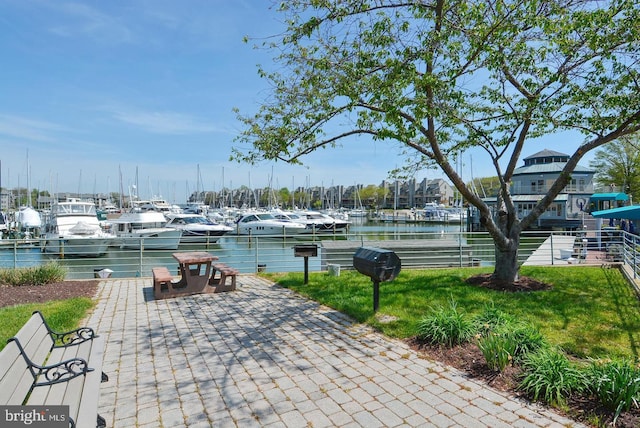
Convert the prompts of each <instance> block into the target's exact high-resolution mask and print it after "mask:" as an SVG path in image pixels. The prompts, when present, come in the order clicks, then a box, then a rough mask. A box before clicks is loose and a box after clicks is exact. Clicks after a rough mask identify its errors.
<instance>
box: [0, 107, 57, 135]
mask: <svg viewBox="0 0 640 428" xmlns="http://www.w3.org/2000/svg"><path fill="white" fill-rule="evenodd" d="M65 130H66V129H65V128H64V127H62V126H59V125H57V124H55V123H51V122H44V121H39V120H33V119H29V118H26V117H20V116H13V115H7V114H0V135H3V136H5V137H10V138H18V139H21V140H29V141H38V142H51V141H55V140H56V139H57V138H56V137H55V136H53V135H52V134H54V133H58V132H62V131H65Z"/></svg>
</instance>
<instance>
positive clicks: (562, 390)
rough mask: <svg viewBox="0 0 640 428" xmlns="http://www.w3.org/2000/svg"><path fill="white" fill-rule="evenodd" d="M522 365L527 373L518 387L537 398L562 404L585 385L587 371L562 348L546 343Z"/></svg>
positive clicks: (525, 359) (550, 402)
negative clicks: (583, 370)
mask: <svg viewBox="0 0 640 428" xmlns="http://www.w3.org/2000/svg"><path fill="white" fill-rule="evenodd" d="M522 367H523V370H524V376H523V379H522V380H521V382H520V385H519V386H518V387H519V389H521V390H522V391H524V392H525V393H527V394H528V395H530V396H531V397H532V398H533V399H534V400H542V401H544V402H545V403H548V404H554V405H559V406H561V405H564V404H566V399H567V397H568V396H569V395H571V394H572V393H574V392H575V393H580V392H582V391H584V389H585V385H586V379H585V375H584V373H583V372H582V371H581V370H580V369H579V368H578V367H576V366H574V365H573V364H572V363H571V362H570V361H569V359H568V358H567V356H566V355H564V354H563V353H562V352H561V351H560V350H557V349H553V348H549V347H545V348H541V349H539V350H538V351H537V352H534V353H530V354H527V355H526V356H525V357H524V358H523V361H522Z"/></svg>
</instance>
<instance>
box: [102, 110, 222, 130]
mask: <svg viewBox="0 0 640 428" xmlns="http://www.w3.org/2000/svg"><path fill="white" fill-rule="evenodd" d="M113 116H114V117H115V118H116V119H117V120H119V121H121V122H124V123H128V124H131V125H134V126H137V127H139V128H142V129H143V130H145V131H148V132H153V133H157V134H191V133H209V132H217V131H221V129H218V128H216V127H215V126H214V125H212V124H210V123H207V122H206V121H204V120H201V119H198V118H194V117H191V116H188V115H184V114H180V113H173V112H144V111H116V112H113Z"/></svg>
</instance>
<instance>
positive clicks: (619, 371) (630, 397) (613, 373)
mask: <svg viewBox="0 0 640 428" xmlns="http://www.w3.org/2000/svg"><path fill="white" fill-rule="evenodd" d="M588 377H589V390H590V391H591V392H592V393H593V394H594V395H595V396H596V397H598V400H600V402H601V403H602V404H603V405H604V406H605V407H606V408H607V409H609V410H611V411H613V412H615V413H614V418H613V423H614V424H615V422H616V420H617V419H618V416H620V413H622V412H625V411H628V410H629V409H631V406H632V405H635V406H636V407H637V406H638V400H639V399H640V368H638V367H636V366H634V365H633V364H632V363H631V362H630V361H628V360H619V361H607V362H601V361H594V362H592V363H591V365H590V367H589V370H588Z"/></svg>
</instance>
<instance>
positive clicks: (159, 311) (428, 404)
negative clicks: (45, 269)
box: [88, 275, 581, 428]
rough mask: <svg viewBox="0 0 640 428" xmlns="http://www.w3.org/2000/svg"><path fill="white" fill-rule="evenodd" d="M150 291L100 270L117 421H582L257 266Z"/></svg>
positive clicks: (99, 312)
mask: <svg viewBox="0 0 640 428" xmlns="http://www.w3.org/2000/svg"><path fill="white" fill-rule="evenodd" d="M239 284H240V286H239V288H238V290H237V291H235V292H229V293H219V294H212V295H197V296H191V297H180V298H176V299H166V300H159V301H156V300H153V293H152V288H151V279H150V278H132V279H110V280H105V281H102V282H101V285H100V288H99V304H98V306H97V308H96V310H95V311H94V312H93V314H92V315H91V316H90V318H89V320H88V325H91V326H93V327H95V328H96V329H97V331H98V334H101V335H104V336H106V343H107V345H106V349H105V362H104V371H105V372H106V373H107V374H108V375H109V377H110V380H109V382H107V383H104V384H102V388H101V397H100V414H101V415H102V416H103V417H105V418H106V420H107V425H108V426H114V427H127V428H129V427H132V426H136V427H178V426H189V427H210V426H215V427H235V426H238V427H263V426H264V427H313V428H319V427H367V428H372V427H400V426H405V427H452V426H458V427H492V428H497V427H578V426H581V425H580V424H576V423H574V422H572V421H571V420H568V419H566V418H564V417H562V416H559V415H557V414H555V413H553V412H550V411H548V410H545V409H542V408H540V407H539V406H536V405H531V404H527V403H525V402H523V401H521V400H518V399H516V398H514V397H512V396H510V395H508V394H505V393H502V392H499V391H496V390H493V389H491V388H488V387H486V386H485V385H483V384H482V383H480V382H476V381H474V380H471V379H468V378H466V377H465V375H464V374H463V373H461V372H459V371H457V370H456V369H453V368H451V367H447V366H443V365H441V364H439V363H437V362H433V361H429V360H427V359H424V358H421V357H420V356H419V355H418V354H417V353H415V352H414V351H412V350H411V349H410V348H409V347H408V346H407V345H406V344H404V343H403V342H401V341H397V340H393V339H389V338H387V337H385V336H383V335H381V334H378V333H376V332H374V331H372V330H371V329H370V328H368V327H366V326H363V325H360V324H355V323H353V322H351V321H350V319H349V318H347V317H346V316H344V315H342V314H340V313H338V312H336V311H334V310H332V309H329V308H327V307H324V306H321V305H318V304H317V303H315V302H313V301H309V300H306V299H304V298H302V297H299V296H298V295H296V294H295V293H293V292H291V291H289V290H286V289H283V288H280V287H277V286H274V285H273V284H271V283H269V282H268V281H266V280H264V279H261V278H257V277H255V276H244V275H242V276H240V277H239Z"/></svg>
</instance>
